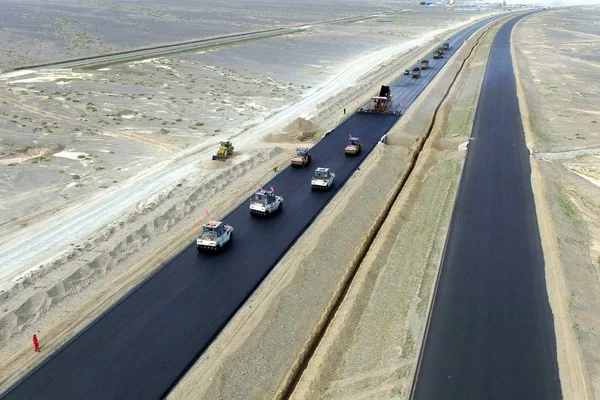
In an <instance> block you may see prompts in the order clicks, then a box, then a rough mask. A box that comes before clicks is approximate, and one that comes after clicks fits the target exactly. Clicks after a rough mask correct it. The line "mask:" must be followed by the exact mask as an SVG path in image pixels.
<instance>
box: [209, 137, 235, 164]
mask: <svg viewBox="0 0 600 400" xmlns="http://www.w3.org/2000/svg"><path fill="white" fill-rule="evenodd" d="M233 148H234V147H233V144H231V142H230V141H229V140H224V141H222V142H221V143H220V146H219V150H217V154H216V155H214V156H213V157H212V159H213V160H226V159H227V157H229V156H230V155H232V154H233Z"/></svg>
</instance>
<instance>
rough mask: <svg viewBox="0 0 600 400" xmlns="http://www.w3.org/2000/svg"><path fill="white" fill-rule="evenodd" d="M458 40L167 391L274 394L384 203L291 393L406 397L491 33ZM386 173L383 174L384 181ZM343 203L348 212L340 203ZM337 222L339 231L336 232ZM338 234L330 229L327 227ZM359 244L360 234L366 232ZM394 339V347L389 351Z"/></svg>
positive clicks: (180, 394) (188, 395)
mask: <svg viewBox="0 0 600 400" xmlns="http://www.w3.org/2000/svg"><path fill="white" fill-rule="evenodd" d="M480 34H481V33H479V34H476V35H473V37H472V38H471V39H470V40H469V41H468V43H467V44H465V45H464V47H463V48H461V50H460V51H459V53H458V54H456V55H455V56H454V58H453V60H452V61H451V62H449V63H448V64H447V65H446V66H445V67H444V70H443V71H442V72H441V73H440V74H439V75H438V76H437V77H436V78H435V79H434V81H433V82H432V83H431V84H430V85H429V87H428V88H427V89H426V91H425V92H424V93H423V95H422V96H421V97H420V98H419V100H418V101H417V102H416V103H415V104H413V105H412V106H411V109H410V111H409V112H408V113H407V114H406V115H405V116H404V117H403V118H402V119H401V120H400V122H399V123H398V124H397V125H396V126H395V127H394V128H393V129H392V131H390V132H389V133H388V135H387V141H386V144H385V145H379V146H378V147H377V148H376V149H375V151H374V152H373V153H372V154H371V155H370V156H369V157H368V158H367V160H366V161H365V162H364V163H363V165H362V166H361V168H360V171H357V173H356V174H354V175H353V177H352V178H351V179H350V180H349V182H348V183H347V184H346V185H345V186H344V188H342V190H341V191H340V193H339V194H338V195H337V196H336V197H335V199H334V200H333V201H332V203H331V204H330V205H329V206H328V210H330V211H328V212H326V213H324V215H322V216H320V217H319V218H318V219H317V220H316V221H315V223H314V224H313V225H312V226H311V227H310V228H309V229H308V230H307V231H306V233H305V234H304V235H303V236H302V238H301V239H300V240H299V241H298V242H297V243H296V245H295V246H294V247H293V248H292V249H291V250H290V252H288V254H287V255H286V256H285V257H284V259H283V260H282V261H281V262H280V264H278V265H277V266H276V267H275V269H274V270H273V272H272V273H271V274H270V275H269V277H268V278H267V279H266V280H265V281H264V282H263V284H261V287H260V288H259V289H258V290H257V291H256V292H255V293H254V294H253V296H252V297H251V298H250V299H249V301H248V303H247V304H246V305H244V307H243V308H242V309H241V310H240V311H239V312H238V314H237V315H236V316H235V317H234V319H233V320H232V321H231V322H230V324H229V325H228V326H227V327H226V329H225V330H224V331H223V333H222V334H221V335H220V337H219V338H218V339H217V340H216V341H215V342H214V343H213V344H212V345H211V347H210V348H209V349H208V351H207V352H206V353H205V354H204V355H203V356H202V357H201V358H200V360H199V361H198V362H197V363H196V365H195V366H194V367H193V368H192V369H191V370H190V372H189V373H188V374H187V375H186V377H185V378H184V379H183V380H182V381H181V382H180V384H179V385H178V386H177V387H176V388H175V390H174V391H173V393H172V394H171V396H170V398H172V399H192V398H197V397H203V398H235V399H242V398H282V393H284V391H285V389H286V387H287V385H288V384H289V382H290V379H291V375H292V373H293V371H294V369H296V368H298V367H299V365H298V364H299V359H300V358H301V357H302V354H303V352H304V351H305V349H306V347H307V344H308V343H310V342H311V340H312V339H313V337H314V336H315V335H316V332H317V331H318V329H319V324H320V323H322V319H323V315H324V313H325V312H326V311H327V310H328V309H329V307H331V305H332V299H333V298H334V297H335V296H336V295H338V294H339V290H340V288H341V284H340V283H341V282H343V281H344V279H346V277H347V276H348V274H349V273H350V271H351V269H352V268H353V267H354V263H355V262H356V260H357V257H358V256H359V254H360V253H361V251H364V250H366V248H363V247H364V246H365V243H366V242H367V241H366V240H365V239H366V238H368V237H369V235H371V234H372V232H373V229H374V225H375V223H374V221H378V220H379V219H380V218H382V213H383V210H384V209H385V208H386V205H388V204H390V203H394V206H393V208H392V211H391V213H390V215H389V217H388V218H387V219H386V222H385V223H384V226H383V227H382V230H381V231H380V232H379V234H378V235H377V238H376V239H375V242H374V243H373V245H372V246H371V248H370V249H369V251H368V253H367V256H366V258H365V260H364V261H363V263H362V264H361V265H360V267H359V268H360V269H359V270H358V275H357V276H356V278H355V279H354V281H353V283H352V286H351V288H350V291H349V292H348V294H347V295H346V297H345V298H344V302H343V303H342V306H341V307H340V309H338V311H337V312H336V316H335V318H334V320H333V322H332V323H331V325H330V326H329V328H328V330H327V334H326V335H325V337H324V338H323V340H322V342H321V344H320V346H319V347H318V348H317V351H316V353H315V355H314V357H313V359H311V362H310V364H309V365H308V368H307V370H306V371H305V373H304V374H303V376H302V380H301V381H300V383H299V385H298V387H297V388H296V391H294V393H293V396H292V397H293V398H311V399H312V398H340V399H342V398H343V399H351V398H390V397H394V398H395V397H399V398H406V397H407V391H408V390H410V383H411V378H412V373H413V369H414V366H415V362H416V359H417V355H418V351H419V346H420V344H419V342H420V339H421V337H422V335H423V329H424V321H425V318H426V315H427V311H428V307H429V303H430V296H431V294H432V289H433V283H434V280H435V276H436V273H437V268H438V261H439V257H440V255H441V249H442V247H443V242H444V238H445V232H446V229H447V226H448V222H449V217H450V211H451V209H452V205H453V203H454V195H455V191H456V186H457V183H458V178H459V176H460V172H461V170H462V164H463V162H464V156H465V154H466V153H465V150H466V146H465V144H466V143H467V141H468V136H469V134H470V126H471V124H472V120H473V116H474V113H473V110H474V107H475V104H476V101H477V98H478V92H479V87H480V85H481V80H482V77H483V73H484V71H485V57H486V56H487V52H488V51H489V43H490V40H491V38H492V37H493V36H492V35H491V33H490V32H488V33H487V34H486V35H485V36H484V37H483V38H482V40H481V43H480V45H478V46H477V47H476V48H475V50H474V52H473V55H472V56H471V57H470V58H469V60H468V61H467V62H466V64H465V67H464V69H463V72H462V73H461V74H460V75H459V79H457V81H456V83H455V84H454V86H453V89H452V90H451V91H450V93H449V95H448V98H447V99H446V100H445V102H444V105H443V107H442V108H441V110H440V112H439V114H438V116H439V117H438V118H437V119H436V121H437V123H436V125H435V128H434V130H433V131H432V133H431V135H430V137H429V139H427V141H426V143H425V147H424V148H423V150H422V151H421V153H420V155H419V161H418V162H417V166H416V168H415V170H413V172H412V173H411V174H410V178H409V179H408V182H407V184H406V186H405V187H404V188H403V189H402V194H401V196H400V198H399V199H398V200H397V201H395V200H394V192H395V191H396V190H397V189H398V188H399V186H400V185H401V183H402V181H403V180H404V179H405V177H406V176H407V174H408V172H409V167H410V165H411V164H412V163H413V162H414V161H415V157H416V156H417V150H418V147H419V143H421V142H422V141H423V140H425V138H426V135H427V130H428V129H427V127H428V125H429V124H430V122H431V119H432V115H433V112H434V111H435V109H436V107H437V106H438V104H439V103H440V102H441V101H442V99H443V96H444V94H445V92H446V90H447V89H448V87H449V85H450V82H451V81H452V79H453V77H454V76H456V74H457V73H458V71H459V68H460V65H461V62H462V60H463V59H465V58H466V57H467V55H468V54H469V52H470V50H471V49H472V48H473V47H474V46H475V44H476V43H477V39H478V38H479V36H480ZM391 182H393V184H390V183H391ZM349 210H352V211H349ZM339 232H344V235H340V234H339ZM336 233H337V234H336ZM368 243H370V242H368ZM392 349H393V350H392Z"/></svg>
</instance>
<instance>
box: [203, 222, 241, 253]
mask: <svg viewBox="0 0 600 400" xmlns="http://www.w3.org/2000/svg"><path fill="white" fill-rule="evenodd" d="M232 238H233V227H232V226H231V225H227V224H224V223H223V222H221V221H209V222H207V223H205V224H204V225H202V231H201V232H200V236H198V239H197V240H196V245H197V247H198V251H203V250H208V251H219V250H221V249H222V248H223V247H224V246H225V245H226V244H227V243H229V242H231V239H232Z"/></svg>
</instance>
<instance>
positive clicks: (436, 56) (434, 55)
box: [433, 49, 442, 60]
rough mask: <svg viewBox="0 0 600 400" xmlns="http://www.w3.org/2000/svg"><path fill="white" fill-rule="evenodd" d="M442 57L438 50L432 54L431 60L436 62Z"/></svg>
mask: <svg viewBox="0 0 600 400" xmlns="http://www.w3.org/2000/svg"><path fill="white" fill-rule="evenodd" d="M441 56H442V52H441V51H440V50H439V49H438V50H436V51H435V52H434V53H433V58H434V60H437V59H438V58H440V57H441Z"/></svg>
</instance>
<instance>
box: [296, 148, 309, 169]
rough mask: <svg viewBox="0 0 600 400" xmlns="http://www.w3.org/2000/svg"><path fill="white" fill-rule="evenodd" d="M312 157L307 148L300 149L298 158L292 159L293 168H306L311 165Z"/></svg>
mask: <svg viewBox="0 0 600 400" xmlns="http://www.w3.org/2000/svg"><path fill="white" fill-rule="evenodd" d="M311 159H312V157H311V156H310V153H309V152H308V148H306V147H298V148H297V149H296V157H294V158H292V168H304V167H305V166H307V165H308V164H310V161H311Z"/></svg>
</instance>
